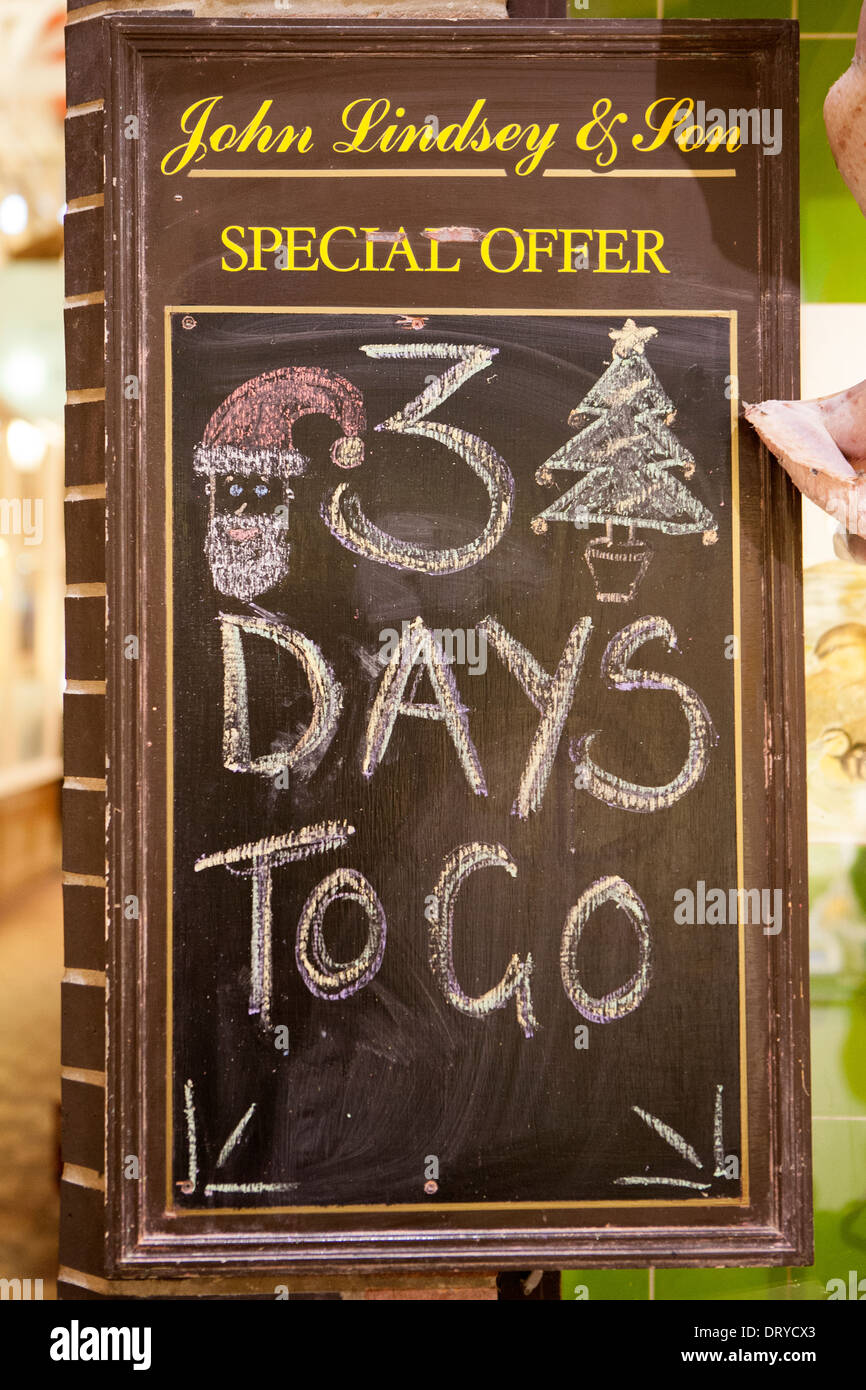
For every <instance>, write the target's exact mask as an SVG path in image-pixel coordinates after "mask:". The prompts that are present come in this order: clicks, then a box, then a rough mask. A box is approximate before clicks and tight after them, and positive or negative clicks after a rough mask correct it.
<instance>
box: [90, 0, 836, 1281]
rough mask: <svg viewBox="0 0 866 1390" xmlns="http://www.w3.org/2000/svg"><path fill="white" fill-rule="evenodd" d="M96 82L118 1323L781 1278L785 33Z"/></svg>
mask: <svg viewBox="0 0 866 1390" xmlns="http://www.w3.org/2000/svg"><path fill="white" fill-rule="evenodd" d="M110 28H111V40H112V71H113V75H114V89H113V92H112V95H111V99H110V103H109V106H110V127H111V135H112V143H111V152H110V159H109V174H110V177H109V178H108V180H107V188H108V190H109V194H108V198H107V202H108V205H109V206H108V231H107V235H108V238H109V243H108V244H109V246H110V248H111V258H112V271H111V280H110V287H109V305H110V308H109V315H108V321H109V367H110V372H111V382H110V385H109V397H108V399H109V413H108V419H109V446H110V452H111V453H113V455H114V457H115V459H116V463H115V467H114V469H113V472H112V474H111V476H110V479H109V485H108V508H109V532H108V536H109V554H110V565H109V576H108V595H109V603H108V608H109V615H110V631H109V647H108V651H109V671H110V677H109V692H110V696H111V699H110V711H111V725H112V728H111V736H110V741H109V751H110V756H109V764H110V771H109V887H110V896H109V901H110V904H111V923H110V932H111V941H112V967H111V969H112V974H111V977H110V978H111V988H110V991H109V997H110V1001H111V1004H110V1007H111V1028H112V1032H111V1037H112V1039H113V1044H112V1045H111V1046H110V1049H109V1056H110V1071H109V1106H110V1115H111V1132H110V1153H112V1154H113V1160H112V1161H111V1162H110V1164H109V1183H108V1186H109V1205H110V1210H112V1211H114V1212H115V1213H116V1218H117V1219H116V1222H115V1223H114V1229H115V1235H114V1238H113V1240H112V1262H113V1263H112V1268H113V1270H114V1272H115V1273H119V1274H121V1275H122V1274H125V1273H133V1272H137V1273H141V1272H146V1271H152V1270H158V1269H159V1268H163V1269H168V1270H173V1271H177V1270H178V1269H181V1270H184V1269H193V1268H194V1269H196V1270H203V1269H204V1270H206V1269H208V1268H217V1267H219V1268H223V1269H235V1270H253V1271H263V1270H268V1269H270V1268H276V1267H279V1268H285V1269H303V1268H307V1267H309V1265H310V1264H311V1263H317V1264H319V1265H322V1266H325V1267H336V1266H339V1265H341V1264H343V1263H346V1262H351V1263H352V1264H354V1265H358V1264H360V1265H362V1266H367V1267H370V1266H372V1265H375V1264H377V1263H382V1262H389V1261H390V1262H394V1263H398V1264H399V1263H402V1264H404V1265H412V1266H413V1267H414V1266H417V1265H422V1266H423V1264H424V1263H428V1264H437V1263H438V1264H440V1265H452V1266H456V1265H460V1264H472V1263H474V1264H478V1265H481V1266H486V1267H488V1268H489V1267H493V1268H499V1267H508V1266H509V1265H511V1266H515V1267H518V1266H526V1263H527V1260H531V1261H532V1263H533V1264H534V1265H538V1264H545V1263H546V1264H548V1265H552V1266H554V1267H555V1266H557V1265H560V1266H561V1265H563V1264H566V1263H576V1262H582V1263H587V1262H591V1261H597V1262H602V1263H607V1264H615V1263H625V1264H641V1263H659V1264H677V1263H680V1264H696V1263H700V1262H702V1261H705V1262H707V1263H714V1264H718V1263H725V1262H729V1263H740V1264H742V1263H777V1262H788V1263H790V1262H796V1261H802V1260H804V1259H805V1258H806V1257H807V1255H808V1243H809V1239H810V1236H809V1221H808V1211H807V1208H808V1200H809V1199H808V1176H807V1153H808V1125H807V1112H806V1105H807V1099H808V1073H807V1070H806V1053H805V1045H804V1008H805V1003H804V995H803V991H802V979H803V970H804V951H805V940H804V930H803V929H804V922H803V896H802V876H803V863H802V826H803V814H802V797H803V791H802V775H801V747H800V736H801V721H800V699H801V691H802V675H801V669H800V654H799V648H798V632H799V627H798V617H797V592H798V568H797V564H798V562H797V541H798V521H797V508H796V504H795V501H794V498H793V496H792V493H791V490H790V488H789V486H788V484H787V480H785V479H784V478H783V477H782V475H781V473H779V472H777V471H776V470H775V468H774V466H773V465H771V463H770V461H769V460H768V459H767V457H766V455H765V454H764V453H763V452H762V451H761V449H760V447H759V445H758V442H757V440H756V439H755V438H754V437H753V436H752V435H751V433H750V432H749V430H748V427H747V426H745V425H743V424H741V421H740V408H741V401H742V400H743V399H744V398H748V399H760V398H763V397H767V396H774V395H775V396H785V395H791V394H794V393H795V388H796V377H795V358H794V346H793V345H794V343H795V340H796V332H795V324H796V307H797V301H796V292H795V289H794V281H795V276H796V261H795V256H794V252H793V251H792V249H791V248H792V247H793V246H794V245H795V242H796V221H795V169H796V110H795V91H796V84H795V61H796V60H795V39H794V31H793V28H792V26H789V25H784V24H770V23H761V24H751V25H743V26H728V25H722V24H714V25H713V26H712V30H711V32H710V31H709V30H708V29H706V28H704V27H703V26H700V25H686V24H676V25H655V24H651V25H646V26H643V25H621V24H601V23H598V24H588V23H584V24H582V25H581V26H575V27H574V28H571V27H568V26H559V27H556V26H551V25H538V26H531V25H525V26H520V25H508V26H501V27H497V26H491V27H471V26H460V27H459V28H455V27H453V26H447V25H439V26H436V25H431V26H427V27H425V28H419V27H417V26H414V25H398V26H370V25H363V24H361V25H351V26H347V27H342V28H341V27H338V26H334V25H285V24H271V23H241V22H231V23H229V22H225V23H222V22H218V23H215V24H211V23H209V24H207V25H202V24H198V23H195V22H187V21H166V20H164V19H161V20H158V21H157V20H147V21H141V20H138V21H130V20H124V21H115V22H113V23H112V25H111V26H110ZM542 74H543V80H542V78H541V75H542ZM112 306H113V307H112ZM129 1155H134V1156H136V1157H137V1158H138V1159H139V1161H140V1171H139V1175H138V1181H137V1182H136V1183H131V1182H129V1181H127V1180H126V1178H125V1175H124V1163H125V1162H126V1160H127V1159H128V1156H129ZM127 1166H128V1165H127ZM112 1170H113V1171H112Z"/></svg>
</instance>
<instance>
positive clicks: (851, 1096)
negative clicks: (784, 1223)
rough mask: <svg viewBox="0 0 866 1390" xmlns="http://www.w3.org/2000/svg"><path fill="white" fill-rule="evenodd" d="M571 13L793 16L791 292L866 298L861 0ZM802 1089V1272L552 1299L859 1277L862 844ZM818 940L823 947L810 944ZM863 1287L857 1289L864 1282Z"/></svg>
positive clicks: (598, 6)
mask: <svg viewBox="0 0 866 1390" xmlns="http://www.w3.org/2000/svg"><path fill="white" fill-rule="evenodd" d="M572 12H573V15H574V17H575V19H577V20H579V19H581V18H584V17H586V18H596V19H602V18H605V19H607V18H612V19H620V18H622V19H624V18H639V19H647V18H668V19H673V18H677V19H682V18H691V19H737V18H755V19H799V21H800V32H801V88H800V100H801V129H800V140H801V170H800V173H801V190H802V207H801V211H802V251H803V299H804V301H805V302H811V303H815V302H821V301H823V302H833V303H855V302H856V303H860V302H862V301H864V300H866V220H864V218H863V217H862V216H861V214H860V212H859V210H858V208H857V206H856V204H855V203H854V201H853V199H852V198H851V195H850V194H849V193H848V191H847V189H846V188H845V185H844V184H843V182H842V179H841V178H840V176H839V173H838V171H837V169H836V166H835V164H834V162H833V157H832V155H831V153H830V150H829V147H828V144H827V137H826V133H825V131H824V122H823V116H822V108H823V104H824V98H825V96H826V94H827V91H828V89H829V87H830V86H831V84H832V83H833V82H835V80H836V78H837V77H839V76H840V75H841V73H843V72H844V71H845V69H846V68H847V67H848V65H849V63H850V61H851V58H852V56H853V52H854V43H853V36H854V33H855V31H856V28H857V22H858V18H859V13H860V0H799V3H797V0H793V3H792V0H589V5H588V8H587V9H585V10H584V9H578V8H577V6H576V5H575V4H574V3H573V0H572ZM809 877H810V893H811V897H812V913H813V936H814V939H815V946H814V947H813V977H812V1100H813V1112H814V1120H813V1125H814V1140H813V1157H814V1180H815V1264H814V1265H813V1266H812V1267H811V1268H810V1269H702V1270H666V1269H659V1270H654V1271H637V1270H602V1271H592V1270H588V1271H586V1270H585V1271H574V1270H572V1271H569V1272H568V1273H566V1274H564V1275H563V1276H562V1297H563V1299H564V1300H574V1299H576V1298H580V1299H583V1298H588V1299H589V1300H590V1301H592V1300H593V1299H596V1300H598V1299H601V1300H619V1299H623V1300H629V1301H634V1300H636V1299H637V1300H645V1299H655V1300H658V1301H667V1300H689V1299H716V1300H727V1299H731V1300H734V1299H736V1300H776V1299H784V1300H801V1299H802V1300H817V1299H826V1298H827V1297H828V1289H827V1286H828V1283H829V1281H830V1280H834V1279H841V1280H843V1281H844V1283H845V1286H846V1288H847V1286H848V1285H849V1284H850V1282H851V1272H852V1271H854V1272H855V1281H856V1280H861V1279H862V1280H866V849H862V850H860V851H859V852H858V851H857V850H856V848H852V847H845V846H835V845H816V846H814V847H813V848H812V850H811V853H810V864H809ZM828 939H829V941H830V942H831V945H832V949H831V952H830V954H829V956H825V957H824V958H822V956H821V953H820V950H819V949H818V942H819V941H824V942H826V941H827V940H828ZM863 1288H864V1289H866V1283H864V1285H863Z"/></svg>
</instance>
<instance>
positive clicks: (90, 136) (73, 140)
mask: <svg viewBox="0 0 866 1390" xmlns="http://www.w3.org/2000/svg"><path fill="white" fill-rule="evenodd" d="M104 122H105V113H104V112H102V111H86V112H85V113H84V114H83V115H81V116H67V118H66V127H65V131H64V134H65V137H66V199H67V202H70V203H71V202H72V200H73V198H92V197H93V196H94V195H95V194H97V193H102V192H103V190H104V187H105V168H104V164H103V154H104V148H105V135H104Z"/></svg>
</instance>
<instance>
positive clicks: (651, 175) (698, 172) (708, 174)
mask: <svg viewBox="0 0 866 1390" xmlns="http://www.w3.org/2000/svg"><path fill="white" fill-rule="evenodd" d="M544 177H545V178H546V179H735V178H736V177H737V171H736V169H611V170H610V171H609V172H608V173H605V174H602V173H600V172H599V171H598V170H597V169H545V171H544Z"/></svg>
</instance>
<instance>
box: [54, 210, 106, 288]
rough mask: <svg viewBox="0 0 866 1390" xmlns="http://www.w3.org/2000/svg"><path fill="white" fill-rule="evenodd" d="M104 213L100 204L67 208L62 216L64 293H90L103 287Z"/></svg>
mask: <svg viewBox="0 0 866 1390" xmlns="http://www.w3.org/2000/svg"><path fill="white" fill-rule="evenodd" d="M104 234H105V216H104V209H103V208H83V209H82V210H81V211H80V212H67V214H66V216H65V218H64V219H63V236H64V240H65V253H66V293H67V294H68V295H72V294H93V293H94V291H96V290H102V289H104V287H105V271H104V268H103V267H104V262H105V247H104V244H103V237H104Z"/></svg>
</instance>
